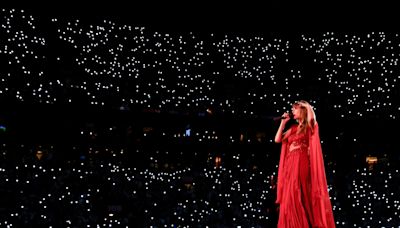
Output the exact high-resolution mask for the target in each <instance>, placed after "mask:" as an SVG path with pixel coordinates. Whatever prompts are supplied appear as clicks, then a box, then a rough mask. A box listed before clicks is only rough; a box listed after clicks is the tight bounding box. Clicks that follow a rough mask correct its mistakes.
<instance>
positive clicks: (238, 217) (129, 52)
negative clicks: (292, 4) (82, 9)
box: [0, 8, 400, 228]
mask: <svg viewBox="0 0 400 228" xmlns="http://www.w3.org/2000/svg"><path fill="white" fill-rule="evenodd" d="M264 30H267V29H264ZM399 34H400V33H396V32H269V31H263V30H258V31H253V32H243V31H241V32H239V31H238V32H235V31H232V30H229V29H227V30H216V29H210V30H206V29H202V30H201V31H200V30H199V29H195V28H194V29H193V30H190V28H185V29H173V28H169V27H163V26H157V25H156V26H152V25H146V24H143V23H139V22H138V23H136V22H135V20H128V19H127V16H126V15H125V16H124V17H121V18H119V17H117V16H107V15H105V16H101V15H100V16H95V17H90V16H88V15H83V14H70V15H68V14H65V13H64V14H57V13H53V14H51V13H44V11H38V10H32V9H31V10H30V9H21V8H18V9H13V8H7V9H1V11H0V64H1V65H0V66H1V67H0V105H1V108H0V191H1V194H0V227H77V228H83V227H85V228H86V227H94V228H96V227H220V228H228V227H256V228H259V227H280V228H281V227H293V226H290V225H288V224H291V223H290V221H292V220H290V219H292V218H290V215H289V214H290V213H295V214H296V213H297V212H290V209H291V208H293V207H291V204H290V203H287V204H285V203H286V202H290V199H287V197H294V198H295V199H299V198H296V197H299V196H297V194H292V193H296V192H292V191H289V190H287V191H289V192H290V194H289V195H290V196H287V195H284V196H283V198H282V199H283V201H282V202H281V204H280V206H279V204H277V189H279V187H278V184H277V183H278V170H279V168H283V169H284V170H285V173H284V174H282V175H286V176H281V177H282V179H283V180H282V181H283V182H281V183H280V184H281V185H282V186H283V188H284V189H288V187H287V186H289V185H290V184H289V183H292V182H290V181H289V180H288V179H286V177H288V178H289V177H290V178H293V176H295V175H293V173H297V171H298V169H297V168H296V167H297V166H296V164H297V163H296V164H295V163H293V164H291V165H290V166H289V165H288V164H290V163H285V164H286V165H285V167H283V166H282V167H280V161H281V159H286V156H282V157H281V149H282V148H284V145H285V144H286V143H285V140H289V141H288V142H291V140H293V139H291V138H290V137H291V136H289V139H285V138H284V136H285V135H286V136H287V135H289V134H297V133H296V132H293V131H292V132H291V133H287V134H286V133H283V132H289V128H290V129H292V128H293V126H295V127H296V126H298V127H299V128H298V129H300V127H301V126H305V127H306V128H305V129H306V130H307V129H312V131H310V132H312V133H310V134H312V135H313V136H315V132H316V131H314V129H315V126H316V125H315V123H317V122H316V121H318V127H319V138H320V140H319V141H316V142H318V143H320V145H321V148H322V157H320V159H323V160H319V161H323V163H322V164H323V166H322V169H320V170H322V171H324V172H325V175H326V176H322V178H321V179H322V180H324V181H326V185H320V186H323V188H322V190H321V191H323V193H324V192H326V193H328V195H327V196H329V198H328V202H329V201H330V203H331V206H328V209H329V210H330V209H331V210H332V212H333V218H334V226H336V227H357V228H358V227H363V228H364V227H371V228H372V227H379V228H380V227H400V193H399V192H400V184H399V183H400V173H399V169H400V166H399V161H400V153H399V152H400V151H399V147H398V144H397V143H396V141H397V140H399V138H398V136H399V135H400V134H399V133H398V132H397V130H396V129H399V127H400V124H399V123H400V121H399V120H400V100H399V98H400V61H399V60H400V36H399ZM302 100H304V101H307V102H308V103H309V104H310V105H309V106H307V105H305V103H301V102H300V103H299V101H302ZM308 103H307V104H308ZM302 105H303V106H302ZM296 107H299V109H298V110H300V109H301V108H305V107H308V109H307V110H308V112H307V111H306V112H305V113H306V114H304V115H307V118H303V117H302V115H303V114H301V115H300V114H296V110H297V109H296ZM311 108H312V109H311ZM301 110H305V109H301ZM310 110H313V112H314V113H315V115H314V118H312V117H313V116H312V115H310V113H311V114H312V113H313V112H311V111H310ZM299 112H300V111H299ZM285 113H294V115H293V116H289V117H286V116H283V115H284V114H285ZM286 118H289V119H286ZM285 121H287V124H286V125H284V124H283V125H282V123H283V122H285ZM303 121H304V122H303ZM306 121H307V122H306ZM303 123H304V125H303ZM308 126H311V127H312V128H307V127H308ZM278 129H280V130H282V131H279V130H278ZM293 129H294V128H293ZM306 132H307V134H308V133H309V131H308V130H307V131H306ZM317 133H318V131H317ZM281 136H282V137H281ZM296 136H297V135H296ZM304 137H305V136H304ZM307 137H308V136H307ZM310 137H311V136H310ZM307 139H308V138H307ZM310 140H311V139H310ZM281 142H282V143H281ZM302 142H303V144H302V145H303V146H304V145H305V147H304V148H305V150H304V151H305V153H304V156H305V157H307V152H308V156H309V157H310V156H312V154H313V153H314V152H313V150H312V146H311V144H309V142H310V143H311V141H302ZM307 146H308V147H307ZM307 148H308V149H307ZM294 150H296V149H294ZM282 151H283V149H282ZM298 151H300V150H298ZM290 153H293V154H294V153H301V152H290V151H288V154H289V155H290ZM289 155H288V156H289ZM290 156H295V155H290ZM309 160H310V161H309V162H310V164H308V163H304V164H308V165H307V167H311V168H308V169H305V170H311V171H310V173H309V174H307V173H306V174H304V173H301V171H300V174H299V175H301V176H299V178H300V179H295V181H293V183H295V186H292V187H293V189H294V190H296V191H298V192H301V194H305V193H304V190H299V186H300V185H301V186H303V185H302V184H303V183H308V182H306V181H309V180H308V179H307V178H306V179H305V181H304V182H302V181H303V179H301V178H303V177H310V178H311V182H310V183H311V185H312V186H314V181H313V180H314V179H313V178H315V176H316V174H315V173H314V171H313V169H312V167H313V164H314V163H313V162H314V161H313V159H309ZM285 161H286V160H285ZM295 161H296V162H297V161H298V160H295ZM319 168H321V166H319ZM299 169H301V167H300V168H299ZM307 172H308V171H307ZM294 178H297V176H295V177H294ZM299 183H300V184H299ZM296 184H297V185H296ZM298 185H299V186H298ZM325 186H326V187H325ZM306 189H307V188H306ZM284 191H285V190H284ZM310 194H314V191H311V193H310ZM299 195H300V194H299ZM312 199H314V198H312ZM296 203H300V205H306V203H304V199H303V198H302V197H301V201H299V200H298V201H296ZM283 205H287V207H286V206H285V207H283ZM296 205H297V204H296ZM296 205H294V207H296ZM312 205H313V206H312V208H311V209H315V207H314V206H315V205H314V204H312ZM328 205H329V204H328ZM296 208H301V211H302V212H301V213H302V215H303V214H304V211H307V210H306V209H307V208H306V206H304V208H303V206H299V207H296ZM328 209H327V210H328ZM282 211H285V212H282ZM287 213H288V214H287ZM307 213H308V212H307ZM313 213H314V212H313ZM285 216H287V217H285ZM304 216H305V217H304V218H308V220H301V221H303V222H305V223H302V224H309V227H311V226H312V227H314V225H311V224H313V223H314V219H316V217H317V214H315V213H314V214H312V216H311V215H310V214H304ZM294 217H296V216H294ZM311 218H313V219H311ZM283 220H285V222H284V221H283ZM286 221H289V222H288V223H286ZM293 221H294V220H293ZM296 221H297V220H296ZM299 221H300V220H299ZM307 221H308V222H309V223H307ZM315 221H316V220H315ZM278 224H279V225H278ZM282 224H286V225H282ZM300 227H301V228H303V227H304V226H299V228H300ZM306 227H308V226H307V225H306ZM326 227H329V228H330V227H332V226H326ZM294 228H297V226H294Z"/></svg>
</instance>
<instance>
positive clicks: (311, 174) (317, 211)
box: [276, 123, 335, 228]
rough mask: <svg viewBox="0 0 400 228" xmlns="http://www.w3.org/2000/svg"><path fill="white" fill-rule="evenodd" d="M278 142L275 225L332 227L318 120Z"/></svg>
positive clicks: (301, 227)
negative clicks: (280, 146)
mask: <svg viewBox="0 0 400 228" xmlns="http://www.w3.org/2000/svg"><path fill="white" fill-rule="evenodd" d="M296 132H297V125H294V126H292V127H291V134H290V136H289V137H288V138H287V140H285V141H283V142H282V149H281V157H280V162H279V169H278V189H277V200H276V203H278V204H279V220H278V227H279V228H309V227H325V228H332V227H335V222H334V219H333V212H332V206H331V202H330V199H329V194H328V188H327V183H326V177H325V168H324V161H323V157H322V149H321V143H320V139H319V130H318V124H317V123H316V124H315V126H314V129H313V131H311V129H307V131H306V132H305V133H301V134H296Z"/></svg>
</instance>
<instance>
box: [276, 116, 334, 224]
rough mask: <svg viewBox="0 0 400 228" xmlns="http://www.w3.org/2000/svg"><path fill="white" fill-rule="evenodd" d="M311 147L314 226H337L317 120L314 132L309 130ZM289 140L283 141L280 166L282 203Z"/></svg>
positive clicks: (278, 196)
mask: <svg viewBox="0 0 400 228" xmlns="http://www.w3.org/2000/svg"><path fill="white" fill-rule="evenodd" d="M308 135H309V148H310V154H309V158H310V173H311V198H312V199H311V202H312V213H313V215H312V217H313V218H312V220H313V221H312V227H324V228H333V227H335V221H334V219H333V212H332V205H331V201H330V199H329V193H328V185H327V183H326V176H325V166H324V159H323V155H322V147H321V141H320V138H319V127H318V123H317V122H315V125H314V130H313V132H311V131H308ZM287 147H288V145H287V140H285V141H282V148H281V156H280V161H279V168H278V182H277V199H276V203H277V204H280V203H281V200H282V192H283V188H284V187H285V186H284V185H283V184H281V183H283V180H282V179H283V178H284V177H283V175H282V174H283V173H284V171H283V167H284V163H285V157H286V151H287Z"/></svg>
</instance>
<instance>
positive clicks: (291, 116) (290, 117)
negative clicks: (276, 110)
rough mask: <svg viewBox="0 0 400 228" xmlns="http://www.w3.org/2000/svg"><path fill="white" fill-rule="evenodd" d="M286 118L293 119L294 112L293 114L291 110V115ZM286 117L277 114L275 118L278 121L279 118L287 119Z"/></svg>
mask: <svg viewBox="0 0 400 228" xmlns="http://www.w3.org/2000/svg"><path fill="white" fill-rule="evenodd" d="M286 118H289V119H292V118H293V114H292V113H291V112H289V116H288V117H286ZM286 118H285V117H283V116H277V117H274V118H273V120H274V121H278V120H281V119H286Z"/></svg>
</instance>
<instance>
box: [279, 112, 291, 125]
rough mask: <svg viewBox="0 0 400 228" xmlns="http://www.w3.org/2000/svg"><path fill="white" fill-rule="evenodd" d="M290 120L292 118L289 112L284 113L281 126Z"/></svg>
mask: <svg viewBox="0 0 400 228" xmlns="http://www.w3.org/2000/svg"><path fill="white" fill-rule="evenodd" d="M289 120H290V116H289V113H288V112H285V113H283V115H282V119H281V124H283V125H285V124H286V123H287V122H288V121H289Z"/></svg>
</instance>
